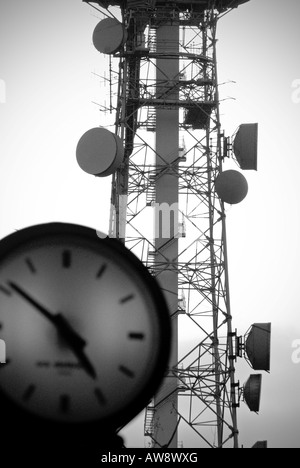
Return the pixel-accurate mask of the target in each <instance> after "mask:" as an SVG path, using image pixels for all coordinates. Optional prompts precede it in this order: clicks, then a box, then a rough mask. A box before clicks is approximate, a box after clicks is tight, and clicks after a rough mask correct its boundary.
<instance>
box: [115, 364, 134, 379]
mask: <svg viewBox="0 0 300 468" xmlns="http://www.w3.org/2000/svg"><path fill="white" fill-rule="evenodd" d="M119 371H120V372H122V374H124V375H126V377H130V379H133V378H134V372H132V371H131V370H130V369H128V367H125V366H120V367H119Z"/></svg>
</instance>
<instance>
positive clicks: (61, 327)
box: [8, 281, 97, 379]
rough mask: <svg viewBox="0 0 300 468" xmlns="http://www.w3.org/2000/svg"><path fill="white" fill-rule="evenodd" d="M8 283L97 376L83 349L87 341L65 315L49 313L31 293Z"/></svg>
mask: <svg viewBox="0 0 300 468" xmlns="http://www.w3.org/2000/svg"><path fill="white" fill-rule="evenodd" d="M8 285H9V286H10V287H11V288H12V289H13V290H14V291H15V292H16V293H18V294H19V295H20V296H21V297H22V298H23V299H25V300H26V301H27V302H28V303H29V304H31V305H32V306H33V307H34V308H35V309H36V310H38V311H39V312H40V313H41V314H42V315H43V316H44V317H45V318H46V319H48V320H49V321H50V322H51V323H52V324H53V325H54V326H55V327H56V329H57V331H58V332H59V333H60V335H61V336H62V337H63V338H64V339H65V341H66V342H67V343H68V345H69V347H70V348H71V350H72V351H73V352H74V354H75V355H76V357H77V358H78V359H79V361H80V362H81V364H82V366H83V368H84V369H85V371H86V372H87V373H88V374H89V375H90V376H91V377H92V378H93V379H95V378H96V376H97V375H96V371H95V369H94V367H93V365H92V364H91V362H90V361H89V359H88V358H87V356H86V355H85V353H84V351H83V349H84V348H85V346H86V344H87V343H86V341H85V340H84V339H83V338H81V336H80V335H78V333H77V332H76V331H75V330H74V329H73V328H72V327H71V325H70V324H69V323H68V321H67V320H66V319H65V317H64V316H63V315H62V314H52V313H50V312H49V311H48V310H47V309H46V308H45V307H44V306H43V305H41V304H40V303H39V302H38V301H36V300H35V299H34V298H33V297H32V296H31V295H29V294H28V293H27V292H26V291H24V290H23V289H22V288H20V286H18V285H17V284H16V283H14V282H12V281H9V282H8Z"/></svg>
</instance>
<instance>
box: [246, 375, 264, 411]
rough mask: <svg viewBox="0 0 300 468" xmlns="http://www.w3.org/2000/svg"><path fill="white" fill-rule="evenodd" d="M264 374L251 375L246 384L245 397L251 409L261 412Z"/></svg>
mask: <svg viewBox="0 0 300 468" xmlns="http://www.w3.org/2000/svg"><path fill="white" fill-rule="evenodd" d="M261 381H262V375H261V374H257V375H250V377H249V379H248V380H247V382H246V383H245V385H244V398H245V402H246V403H247V405H248V407H249V409H250V411H252V412H254V413H258V412H259V408H260V396H261Z"/></svg>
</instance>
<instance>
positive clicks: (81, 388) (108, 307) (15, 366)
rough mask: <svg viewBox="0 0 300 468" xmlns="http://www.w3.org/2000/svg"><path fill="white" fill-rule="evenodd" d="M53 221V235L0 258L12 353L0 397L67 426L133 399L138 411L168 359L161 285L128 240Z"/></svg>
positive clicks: (1, 315) (2, 321) (1, 316)
mask: <svg viewBox="0 0 300 468" xmlns="http://www.w3.org/2000/svg"><path fill="white" fill-rule="evenodd" d="M49 226H52V228H50V230H51V229H52V231H51V232H50V233H49V234H47V231H48V230H49V227H48V228H45V227H44V228H43V230H42V232H43V235H40V236H35V238H34V239H33V241H32V242H30V241H28V240H27V241H25V242H23V243H22V242H21V243H20V245H19V246H17V247H15V248H14V249H12V250H11V251H10V252H9V251H8V253H7V254H6V255H4V256H2V258H1V255H0V327H1V337H2V338H3V339H4V340H5V342H6V346H7V354H8V356H7V357H8V362H7V364H6V365H5V366H2V367H1V370H0V372H1V374H0V390H1V392H2V398H3V395H4V396H5V397H6V396H7V397H8V398H9V400H11V401H12V402H13V404H16V405H17V406H18V407H20V408H22V409H25V410H26V411H27V412H30V413H32V414H33V415H35V416H38V417H42V418H46V419H49V420H54V421H58V422H69V423H87V422H92V421H101V420H107V419H109V418H110V417H115V415H117V414H119V413H122V412H123V411H125V410H126V408H128V407H130V406H132V407H133V408H134V407H135V402H136V405H137V409H139V410H140V409H142V408H138V401H139V400H140V398H141V395H143V394H144V393H146V394H147V392H148V390H147V386H148V385H152V383H151V379H153V378H154V377H155V375H156V369H157V368H158V367H160V362H161V359H163V360H164V361H166V359H165V358H164V357H163V356H162V355H161V352H162V349H164V350H165V351H164V352H165V354H166V355H167V354H168V346H169V338H168V333H169V330H168V326H167V325H166V324H167V321H166V317H165V314H166V312H165V310H163V309H164V307H165V305H164V302H163V299H162V296H159V301H161V302H160V304H161V310H160V311H159V310H158V308H159V303H158V297H155V295H153V291H154V289H155V293H156V294H158V288H157V289H156V288H154V289H153V284H154V283H153V284H152V287H150V283H148V280H149V278H148V277H147V275H146V270H143V269H142V268H141V269H139V268H136V266H137V264H135V263H134V262H132V257H133V256H132V254H128V255H127V254H126V251H125V248H124V247H123V246H119V247H118V248H117V249H116V243H114V242H111V241H109V240H106V241H103V240H100V239H98V238H97V236H96V233H94V234H93V235H94V239H93V238H92V237H91V232H92V231H91V230H87V228H81V229H82V230H83V231H82V233H83V232H85V229H86V230H87V231H89V236H87V237H84V236H81V237H80V236H78V232H77V231H76V228H75V231H74V234H72V229H70V227H69V228H65V229H67V231H68V232H67V233H65V232H64V229H62V228H61V227H60V228H59V226H69V225H49ZM55 226H56V229H55ZM60 231H61V232H60ZM87 231H86V232H87ZM142 273H143V274H142ZM143 275H145V276H143ZM149 276H150V275H149ZM160 314H162V317H163V319H162V317H161V316H160ZM162 324H164V327H165V328H164V329H162ZM163 334H165V338H164V337H163V336H162V335H163ZM164 339H165V340H166V342H165V344H166V346H164V344H163V342H164ZM159 374H160V375H161V374H162V372H161V370H160V371H159ZM149 378H150V381H149ZM150 397H151V396H150ZM0 399H1V396H0ZM146 403H147V401H145V402H144V404H146ZM132 411H133V410H132Z"/></svg>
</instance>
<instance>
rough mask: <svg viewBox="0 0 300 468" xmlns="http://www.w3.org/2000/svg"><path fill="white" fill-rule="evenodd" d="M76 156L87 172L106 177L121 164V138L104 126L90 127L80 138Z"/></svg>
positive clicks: (122, 154) (122, 151) (122, 153)
mask: <svg viewBox="0 0 300 468" xmlns="http://www.w3.org/2000/svg"><path fill="white" fill-rule="evenodd" d="M76 158H77V162H78V164H79V166H80V167H81V169H82V170H83V171H84V172H87V173H88V174H91V175H94V176H98V177H106V176H109V175H112V174H113V173H114V172H115V171H116V170H117V169H118V168H119V167H120V165H121V164H122V161H123V158H124V148H123V145H122V141H121V139H120V138H119V137H118V136H117V135H115V134H114V133H112V132H110V131H109V130H106V129H105V128H100V127H97V128H92V129H91V130H88V131H87V132H86V133H84V135H83V136H82V137H81V138H80V140H79V142H78V145H77V149H76Z"/></svg>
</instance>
